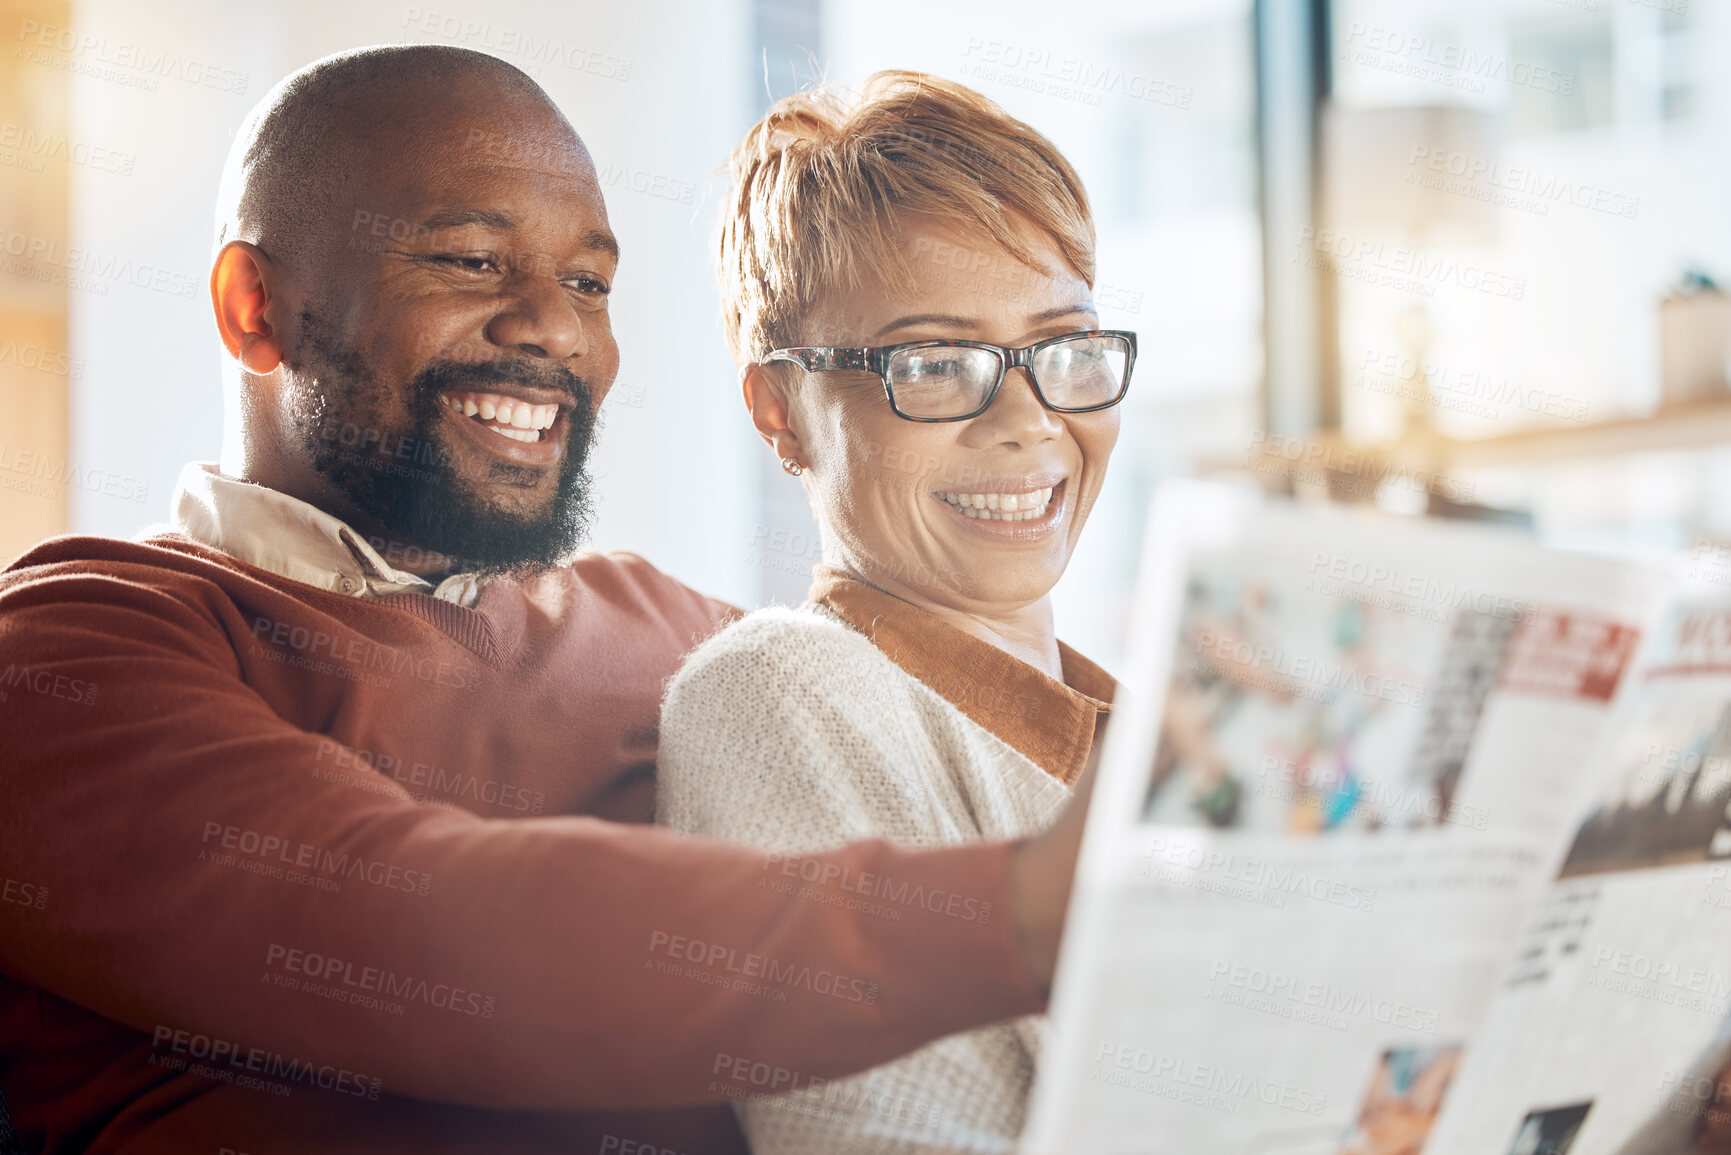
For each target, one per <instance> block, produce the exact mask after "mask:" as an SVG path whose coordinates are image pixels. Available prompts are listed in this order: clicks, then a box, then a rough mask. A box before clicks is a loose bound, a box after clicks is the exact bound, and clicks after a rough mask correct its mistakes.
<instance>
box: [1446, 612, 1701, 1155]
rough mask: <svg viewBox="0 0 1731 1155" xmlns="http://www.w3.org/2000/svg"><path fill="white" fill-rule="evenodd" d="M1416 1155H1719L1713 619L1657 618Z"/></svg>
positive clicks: (1677, 614) (1696, 616) (1681, 615)
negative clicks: (1558, 849)
mask: <svg viewBox="0 0 1731 1155" xmlns="http://www.w3.org/2000/svg"><path fill="white" fill-rule="evenodd" d="M1630 680H1631V683H1632V684H1631V688H1630V692H1629V693H1628V694H1627V695H1626V697H1625V699H1624V700H1623V701H1622V702H1621V703H1620V704H1619V708H1618V711H1617V717H1616V721H1615V724H1614V725H1613V727H1612V731H1611V734H1610V738H1609V740H1608V742H1607V743H1606V746H1605V750H1604V752H1603V757H1602V758H1601V759H1599V760H1598V762H1597V766H1598V771H1597V773H1596V774H1595V777H1596V779H1597V790H1596V791H1595V795H1594V797H1593V799H1592V800H1591V802H1590V803H1589V805H1588V806H1587V807H1586V810H1585V815H1584V817H1583V818H1582V819H1581V821H1580V822H1579V823H1578V825H1577V827H1576V829H1575V830H1574V837H1573V841H1572V844H1571V846H1570V848H1569V850H1568V853H1567V855H1566V856H1565V858H1564V860H1563V863H1562V865H1561V868H1560V870H1559V871H1558V874H1557V878H1556V881H1555V883H1554V884H1553V885H1552V886H1551V887H1550V888H1549V889H1548V890H1547V892H1546V893H1545V895H1544V897H1543V900H1542V902H1541V903H1540V904H1539V906H1538V908H1537V909H1536V910H1535V911H1534V913H1533V914H1532V916H1531V917H1530V918H1529V919H1528V921H1527V923H1526V926H1525V929H1524V932H1523V934H1522V936H1521V939H1520V940H1519V948H1518V951H1517V953H1516V956H1515V959H1514V961H1513V963H1512V964H1511V966H1510V967H1509V969H1508V971H1507V973H1506V974H1505V975H1504V976H1503V978H1502V983H1501V987H1500V989H1499V990H1498V991H1497V993H1496V997H1495V1001H1494V1002H1493V1004H1492V1006H1491V1010H1490V1014H1489V1017H1488V1018H1487V1020H1486V1022H1485V1025H1484V1028H1483V1029H1482V1030H1481V1031H1480V1033H1479V1034H1478V1036H1477V1038H1475V1039H1474V1041H1473V1045H1472V1046H1471V1047H1470V1048H1469V1051H1468V1054H1467V1057H1466V1059H1465V1061H1464V1063H1463V1064H1462V1067H1461V1070H1460V1072H1459V1074H1458V1077H1457V1079H1456V1087H1455V1089H1454V1090H1453V1091H1451V1093H1450V1099H1451V1102H1450V1103H1449V1105H1448V1109H1447V1110H1445V1111H1444V1113H1443V1115H1442V1117H1441V1118H1440V1119H1439V1120H1438V1121H1437V1126H1436V1131H1435V1132H1434V1134H1433V1136H1432V1139H1431V1143H1430V1145H1429V1146H1428V1147H1427V1148H1426V1149H1425V1150H1426V1151H1427V1152H1431V1153H1434V1155H1451V1153H1458V1155H1465V1153H1468V1152H1470V1153H1472V1155H1480V1153H1483V1152H1495V1153H1498V1155H1501V1153H1503V1152H1517V1153H1519V1155H1539V1153H1541V1152H1543V1153H1545V1155H1717V1153H1720V1152H1726V1151H1731V1018H1728V1017H1727V1016H1728V1012H1731V1006H1728V1002H1731V810H1728V804H1731V605H1728V604H1726V603H1724V602H1723V601H1714V602H1698V601H1689V602H1684V603H1682V604H1680V605H1678V606H1677V607H1676V608H1675V609H1673V610H1672V611H1670V612H1669V613H1668V614H1667V615H1666V617H1665V618H1664V620H1663V621H1662V622H1661V624H1660V625H1659V626H1658V627H1657V628H1656V629H1655V630H1654V631H1653V637H1652V639H1651V645H1650V647H1649V649H1648V651H1647V653H1646V655H1645V656H1644V657H1643V660H1642V663H1641V665H1640V667H1639V668H1638V669H1637V670H1636V672H1635V673H1634V674H1633V675H1632V677H1631V679H1630Z"/></svg>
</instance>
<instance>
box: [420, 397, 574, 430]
mask: <svg viewBox="0 0 1731 1155" xmlns="http://www.w3.org/2000/svg"><path fill="white" fill-rule="evenodd" d="M439 401H440V403H441V404H443V405H444V406H445V407H446V408H448V409H451V410H454V411H456V412H458V413H461V414H463V415H464V416H465V417H471V418H473V419H474V420H475V421H476V422H477V423H478V424H480V425H481V426H483V427H484V428H487V429H491V430H492V431H493V432H494V433H497V434H498V435H499V436H501V437H509V438H510V439H511V440H513V441H524V442H535V441H541V440H543V439H544V438H545V437H546V436H548V435H549V434H548V432H547V431H549V430H551V429H552V428H553V426H554V424H555V423H556V422H557V421H558V420H559V409H560V406H559V404H558V403H557V402H552V403H549V404H545V405H536V404H532V403H531V402H529V401H526V400H524V399H522V398H520V397H512V396H509V395H508V394H504V393H469V392H461V393H459V392H452V393H441V394H439Z"/></svg>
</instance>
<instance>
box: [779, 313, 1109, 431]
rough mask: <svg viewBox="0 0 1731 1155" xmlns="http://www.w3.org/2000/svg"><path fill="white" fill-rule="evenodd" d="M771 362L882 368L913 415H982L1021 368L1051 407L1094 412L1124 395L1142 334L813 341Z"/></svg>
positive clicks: (888, 388)
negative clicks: (858, 344) (864, 343)
mask: <svg viewBox="0 0 1731 1155" xmlns="http://www.w3.org/2000/svg"><path fill="white" fill-rule="evenodd" d="M763 360H764V362H765V363H766V364H767V363H768V362H771V361H792V362H793V363H794V364H796V365H799V366H800V367H802V368H804V369H806V370H808V371H810V372H813V373H823V372H829V371H835V370H846V371H852V372H856V373H874V374H876V375H877V377H878V379H879V380H880V381H882V382H883V386H884V396H886V397H888V398H889V402H890V408H891V409H893V410H895V413H896V416H897V417H903V418H906V419H907V420H909V421H966V420H968V419H969V418H972V417H978V416H979V415H980V414H982V413H984V412H985V411H986V410H987V409H990V408H991V406H992V402H993V401H994V400H996V399H997V396H998V390H999V388H1001V387H1002V386H1003V384H1004V378H1005V377H1006V376H1007V375H1008V374H1009V372H1010V370H1011V369H1016V368H1022V369H1026V370H1027V371H1028V376H1029V377H1030V378H1032V379H1033V383H1034V393H1035V395H1036V396H1038V397H1039V398H1040V404H1042V405H1044V406H1045V407H1046V408H1047V409H1050V410H1052V411H1053V412H1055V413H1092V412H1094V411H1095V410H1096V409H1110V408H1111V407H1112V406H1114V405H1116V404H1118V402H1120V401H1122V400H1124V394H1125V393H1127V392H1128V391H1129V389H1130V370H1131V368H1132V367H1133V366H1134V365H1135V364H1136V334H1134V333H1132V332H1129V331H1128V330H1124V329H1090V330H1087V331H1085V332H1080V333H1065V334H1063V335H1062V336H1058V337H1048V338H1046V339H1045V340H1044V341H1036V342H1034V343H1033V344H1032V345H1024V346H1023V347H1022V348H1020V349H1012V348H1009V347H1008V346H1005V345H991V344H988V343H986V342H984V341H906V342H903V343H902V344H900V345H879V346H875V347H870V348H863V349H843V348H833V347H829V346H822V345H811V346H803V347H800V348H796V349H776V350H774V351H773V352H771V353H768V354H766V355H765V356H764V358H763Z"/></svg>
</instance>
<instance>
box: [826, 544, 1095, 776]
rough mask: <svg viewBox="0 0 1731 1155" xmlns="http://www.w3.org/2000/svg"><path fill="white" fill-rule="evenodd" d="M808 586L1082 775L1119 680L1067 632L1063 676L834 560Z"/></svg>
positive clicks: (964, 707) (1039, 752)
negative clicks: (834, 566) (867, 581)
mask: <svg viewBox="0 0 1731 1155" xmlns="http://www.w3.org/2000/svg"><path fill="white" fill-rule="evenodd" d="M808 596H809V597H810V599H811V600H812V601H813V602H814V603H816V604H817V605H819V606H822V607H823V608H825V609H827V610H828V611H830V612H831V613H833V614H835V615H836V616H837V617H839V618H841V619H842V621H844V622H846V623H847V624H848V625H850V626H852V627H853V628H854V629H856V630H858V631H859V632H860V633H862V634H864V635H865V636H866V637H867V638H869V639H870V640H871V642H872V644H873V645H875V646H877V648H878V649H880V650H882V651H883V652H884V655H885V656H886V657H888V658H889V659H890V661H892V662H894V663H895V664H896V665H898V666H900V667H901V668H902V669H903V670H906V671H907V672H908V673H909V674H911V675H913V676H914V677H915V678H918V679H919V680H920V681H921V682H924V683H925V684H926V685H928V686H930V687H931V688H932V689H934V690H936V691H937V692H938V693H939V694H941V695H942V696H943V697H944V698H945V699H946V700H948V701H949V702H950V704H951V705H953V706H955V707H956V709H958V710H960V711H961V712H962V713H964V714H966V715H967V716H968V717H969V718H971V719H973V720H974V721H975V722H977V723H979V724H980V725H981V726H984V727H985V728H986V729H987V730H990V731H991V732H992V733H993V734H996V735H997V736H998V737H999V738H1001V739H1003V740H1004V741H1005V742H1007V743H1009V744H1010V745H1011V746H1013V747H1015V748H1016V749H1017V750H1019V751H1021V752H1022V753H1023V754H1025V755H1027V757H1028V758H1029V760H1030V761H1032V762H1034V763H1035V764H1036V765H1038V766H1039V767H1040V768H1041V769H1042V770H1045V771H1046V772H1047V773H1048V774H1050V775H1052V776H1053V777H1054V778H1056V779H1058V781H1060V782H1062V783H1064V785H1066V786H1069V785H1073V784H1074V783H1075V781H1076V779H1077V778H1079V777H1080V776H1081V774H1082V770H1083V768H1084V767H1086V766H1087V764H1088V756H1089V754H1090V752H1091V751H1092V750H1093V747H1094V740H1095V736H1096V734H1097V733H1098V731H1099V728H1100V724H1101V722H1102V720H1103V716H1104V715H1105V714H1106V713H1108V712H1109V711H1110V710H1111V708H1112V707H1111V705H1110V703H1111V701H1112V694H1113V691H1114V690H1115V689H1116V688H1117V683H1116V682H1114V681H1113V680H1112V675H1110V674H1108V673H1107V672H1106V671H1105V670H1102V669H1101V668H1100V667H1099V666H1096V665H1095V664H1094V663H1093V662H1090V661H1089V660H1088V659H1087V658H1084V657H1083V656H1082V655H1081V654H1078V653H1077V652H1076V651H1075V650H1072V649H1071V648H1070V647H1069V646H1066V645H1065V644H1064V643H1063V642H1059V643H1058V655H1059V661H1060V662H1061V664H1062V668H1063V672H1064V680H1063V681H1062V682H1060V681H1057V680H1055V679H1053V678H1051V677H1048V676H1047V675H1046V674H1044V673H1042V672H1040V671H1039V670H1037V669H1035V668H1034V667H1033V666H1030V665H1029V664H1028V663H1026V662H1024V661H1021V660H1019V659H1017V658H1014V657H1011V656H1010V655H1009V654H1007V653H1005V652H1004V651H1003V650H1000V649H998V647H996V646H994V645H992V644H990V643H989V642H983V641H981V640H980V639H979V638H976V637H974V636H973V635H972V634H969V633H967V632H966V631H964V630H961V629H958V628H956V627H955V626H952V625H951V624H950V623H948V622H946V621H944V620H943V619H942V618H940V617H938V616H936V615H935V614H930V613H927V612H926V611H925V610H922V609H919V608H917V607H916V606H913V605H910V604H908V603H907V602H904V601H902V600H901V599H900V598H897V597H894V596H892V595H890V594H887V593H885V592H883V591H882V590H880V589H877V588H875V587H873V586H869V585H866V584H865V583H864V582H861V581H857V580H855V579H854V578H851V577H848V576H847V575H846V574H844V573H842V572H841V571H840V570H837V569H832V568H830V567H829V566H825V565H820V566H818V567H817V568H816V569H815V570H814V571H813V581H812V586H811V593H810V594H809V595H808Z"/></svg>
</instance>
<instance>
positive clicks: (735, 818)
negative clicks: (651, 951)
mask: <svg viewBox="0 0 1731 1155" xmlns="http://www.w3.org/2000/svg"><path fill="white" fill-rule="evenodd" d="M868 646H869V643H867V642H865V641H864V640H863V639H860V638H858V637H857V636H855V635H853V634H852V633H851V632H849V631H847V630H846V629H845V627H841V626H839V625H832V624H829V623H825V622H821V621H818V620H814V619H807V620H805V621H799V620H798V619H797V618H790V617H788V616H787V615H786V613H785V611H783V612H780V613H777V612H771V613H769V614H760V615H758V616H757V617H754V618H748V619H746V621H745V622H744V623H742V624H741V625H740V626H736V627H734V628H733V629H732V630H730V631H727V632H724V633H723V634H721V635H720V636H718V637H717V638H716V639H714V640H712V641H711V642H710V643H709V644H708V645H706V646H705V647H704V648H703V649H702V650H700V651H699V652H698V653H697V654H695V655H693V657H692V658H691V659H690V660H689V661H688V662H687V664H686V666H685V667H684V669H683V670H681V672H680V674H679V675H678V676H677V677H676V678H675V679H674V681H673V683H672V685H671V686H670V688H669V691H668V696H667V699H666V701H665V703H664V705H663V710H662V748H661V750H662V756H661V777H660V793H659V795H658V798H657V802H658V811H659V818H660V821H662V822H664V823H667V824H668V825H671V826H672V827H673V828H674V829H677V830H682V831H685V832H687V833H692V834H699V835H703V836H706V837H716V838H726V839H731V840H736V841H741V842H746V843H749V844H751V845H753V846H759V847H762V848H764V849H765V850H769V851H773V852H776V853H777V854H778V855H781V856H785V859H786V861H787V863H788V864H789V865H793V864H795V863H798V864H799V866H800V869H797V870H784V871H783V872H782V875H783V877H782V879H781V880H780V881H781V882H782V885H784V886H787V887H789V888H791V889H792V891H793V893H794V894H795V895H797V896H799V897H802V898H804V899H805V900H807V901H812V902H825V901H832V900H833V899H832V898H831V896H830V895H829V894H827V893H826V892H824V891H821V890H820V889H819V888H817V887H813V886H810V885H809V883H808V882H807V880H808V879H812V878H815V877H817V875H816V872H815V870H813V869H809V868H806V867H805V862H807V861H815V859H807V858H804V857H803V856H804V855H808V854H810V855H815V854H816V853H818V852H821V851H823V850H826V849H829V848H833V847H835V846H839V845H841V844H843V843H845V842H846V841H848V840H849V839H852V838H861V837H870V836H874V835H882V834H890V835H892V836H893V837H896V838H898V839H906V840H909V841H913V842H919V843H926V844H931V843H937V842H943V841H953V840H955V839H956V838H957V837H966V836H967V830H968V823H967V822H966V820H965V817H962V818H960V819H959V820H958V816H965V815H966V813H967V809H968V807H967V802H966V800H965V799H963V798H962V797H961V796H960V794H958V793H957V790H956V787H955V784H954V782H953V780H952V776H951V774H950V773H949V772H948V770H947V768H946V766H945V765H944V759H945V758H946V757H952V758H953V757H955V756H957V753H958V752H957V751H956V750H955V749H954V748H953V747H951V748H947V749H946V748H941V747H940V746H938V745H934V744H933V743H932V742H931V741H930V740H929V738H928V737H927V736H926V735H925V734H924V732H923V728H922V726H921V723H920V720H919V718H918V717H917V716H916V711H915V710H914V708H913V704H912V700H911V698H910V697H909V696H908V695H906V694H905V693H902V694H898V693H897V689H898V688H904V689H905V687H906V683H905V682H904V681H903V679H902V677H901V676H900V675H899V672H895V671H889V670H882V669H874V668H872V665H873V664H872V663H869V662H868V663H867V664H866V665H865V666H863V667H862V666H861V665H860V664H859V662H858V660H857V659H858V655H857V654H855V655H852V656H853V657H854V658H855V660H853V661H850V660H849V658H850V651H851V650H860V649H862V648H864V647H868ZM869 656H871V657H875V656H876V651H875V650H873V651H870V654H869ZM885 675H888V676H887V677H886V676H885ZM946 818H947V819H948V821H946V820H945V819H946ZM958 827H959V828H960V829H959V830H958ZM974 836H975V837H978V835H977V834H975V835H974ZM844 881H845V880H844ZM849 890H850V894H849V897H848V901H849V902H850V903H851V905H852V906H853V908H855V909H858V910H861V911H863V912H866V913H868V914H869V915H870V916H871V917H874V918H876V919H878V920H880V921H893V920H895V919H899V918H902V917H906V913H907V911H908V909H909V906H908V904H907V903H906V902H905V894H906V892H898V891H897V889H896V888H895V887H894V885H893V884H891V885H889V886H886V885H885V884H884V883H882V882H881V881H878V880H872V879H856V880H853V882H852V885H851V886H850V887H849ZM898 895H899V896H901V897H903V898H904V901H903V902H900V903H898V902H897V901H896V898H897V897H898ZM886 899H887V901H886ZM927 901H928V902H929V903H931V905H933V906H936V907H937V908H938V909H943V910H945V911H946V912H948V914H949V916H950V917H953V918H958V919H980V918H986V919H990V918H992V917H993V915H992V912H991V909H990V908H986V909H985V910H983V911H982V910H980V909H979V908H978V907H977V906H974V905H973V904H970V903H968V902H966V901H965V900H964V901H962V902H960V903H957V902H955V901H953V900H952V898H951V896H949V895H940V896H927ZM1031 1031H1032V1024H1031V1023H1030V1022H1025V1023H1021V1024H1014V1025H1012V1024H999V1025H997V1026H992V1027H988V1028H984V1029H980V1030H973V1031H968V1032H966V1033H963V1034H958V1035H954V1036H951V1037H949V1038H946V1039H942V1040H940V1041H938V1042H936V1043H933V1044H931V1045H929V1046H927V1047H925V1048H923V1049H921V1050H919V1051H917V1052H915V1053H914V1054H912V1055H909V1056H907V1057H906V1058H903V1059H901V1060H898V1061H896V1062H893V1063H888V1064H885V1065H883V1066H880V1067H877V1068H875V1069H874V1070H871V1071H867V1072H865V1073H864V1074H861V1075H858V1076H855V1077H853V1078H848V1079H841V1080H836V1081H833V1082H825V1081H823V1080H815V1081H808V1082H807V1083H806V1084H805V1085H800V1083H799V1081H798V1079H797V1078H796V1079H795V1080H793V1083H792V1085H791V1086H784V1087H781V1088H775V1087H770V1088H763V1087H747V1086H742V1087H740V1088H738V1090H737V1092H736V1095H735V1108H736V1110H737V1111H738V1113H739V1116H740V1122H741V1124H742V1126H743V1128H744V1130H745V1133H746V1136H747V1138H748V1139H749V1140H750V1142H751V1147H752V1151H753V1153H754V1155H804V1153H806V1152H811V1151H823V1152H826V1153H830V1155H932V1153H935V1152H938V1151H944V1152H969V1153H984V1152H1008V1151H1010V1150H1011V1149H1012V1148H1013V1147H1014V1145H1015V1140H1016V1137H1017V1135H1018V1134H1019V1132H1020V1130H1021V1125H1022V1119H1023V1115H1024V1111H1025V1103H1026V1097H1027V1094H1028V1091H1029V1088H1030V1084H1031V1081H1032V1077H1033V1058H1032V1055H1031V1053H1030V1047H1029V1043H1030V1042H1031V1041H1032V1038H1033V1036H1032V1034H1031ZM775 1090H787V1091H790V1092H791V1093H784V1094H770V1093H765V1092H766V1091H775Z"/></svg>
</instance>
